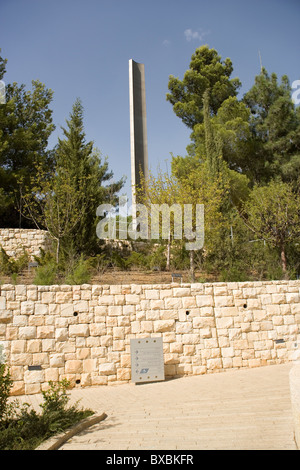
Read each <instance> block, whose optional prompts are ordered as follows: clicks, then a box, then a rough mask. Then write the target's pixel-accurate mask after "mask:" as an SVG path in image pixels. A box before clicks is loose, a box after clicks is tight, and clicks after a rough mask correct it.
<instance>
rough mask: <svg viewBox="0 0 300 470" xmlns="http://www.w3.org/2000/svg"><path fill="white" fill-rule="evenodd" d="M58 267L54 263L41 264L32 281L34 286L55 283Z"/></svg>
mask: <svg viewBox="0 0 300 470" xmlns="http://www.w3.org/2000/svg"><path fill="white" fill-rule="evenodd" d="M57 273H58V267H57V264H56V263H55V261H50V262H49V263H48V264H43V265H41V266H39V267H38V268H37V269H36V272H35V276H34V279H33V282H34V284H36V285H39V286H49V285H52V284H54V283H55V281H56V278H57Z"/></svg>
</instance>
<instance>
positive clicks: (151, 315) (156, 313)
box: [146, 310, 161, 320]
mask: <svg viewBox="0 0 300 470" xmlns="http://www.w3.org/2000/svg"><path fill="white" fill-rule="evenodd" d="M160 318H161V317H160V310H147V311H146V320H159V319H160Z"/></svg>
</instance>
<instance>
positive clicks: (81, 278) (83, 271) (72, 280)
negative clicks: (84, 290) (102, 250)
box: [65, 255, 92, 284]
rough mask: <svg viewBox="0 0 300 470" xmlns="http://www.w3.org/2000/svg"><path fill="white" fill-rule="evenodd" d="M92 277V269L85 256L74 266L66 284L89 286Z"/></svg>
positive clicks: (66, 279)
mask: <svg viewBox="0 0 300 470" xmlns="http://www.w3.org/2000/svg"><path fill="white" fill-rule="evenodd" d="M91 277H92V269H91V266H90V264H89V261H88V260H86V259H84V257H83V255H81V256H80V258H79V259H78V260H77V262H76V263H75V264H74V266H73V268H72V269H71V272H70V273H69V274H68V275H67V276H66V278H65V282H66V284H87V283H88V282H90V280H91Z"/></svg>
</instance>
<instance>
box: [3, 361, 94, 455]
mask: <svg viewBox="0 0 300 470" xmlns="http://www.w3.org/2000/svg"><path fill="white" fill-rule="evenodd" d="M11 385H12V382H11V380H10V375H9V372H8V370H7V368H6V367H4V365H3V364H1V365H0V450H31V449H35V448H36V447H37V446H38V445H39V444H40V443H41V442H43V441H44V440H46V439H48V438H49V437H51V436H53V435H55V434H57V433H59V432H62V431H64V430H66V429H67V428H69V427H70V426H73V425H74V424H76V423H77V422H78V421H80V420H82V419H84V418H86V417H88V416H91V415H92V414H94V412H93V411H92V410H89V409H86V410H84V409H79V408H78V402H76V403H75V405H73V406H71V407H67V403H68V401H69V397H68V396H67V393H66V390H67V388H68V386H69V382H68V381H67V380H65V379H64V380H62V381H61V382H49V389H48V390H46V391H44V392H42V394H43V399H44V401H43V403H42V404H41V405H40V407H41V408H42V413H41V414H38V413H37V412H36V411H35V410H32V409H29V405H28V403H25V404H24V405H22V406H20V405H19V404H18V403H17V402H14V403H12V406H11V404H8V397H9V392H10V388H11Z"/></svg>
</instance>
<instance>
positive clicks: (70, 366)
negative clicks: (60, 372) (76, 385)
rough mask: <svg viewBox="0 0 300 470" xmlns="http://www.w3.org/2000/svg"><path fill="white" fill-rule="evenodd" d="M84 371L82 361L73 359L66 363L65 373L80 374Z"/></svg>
mask: <svg viewBox="0 0 300 470" xmlns="http://www.w3.org/2000/svg"><path fill="white" fill-rule="evenodd" d="M81 372H82V361H79V360H77V359H73V360H70V361H66V363H65V373H66V374H80V373H81Z"/></svg>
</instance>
